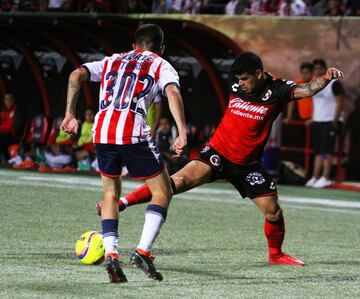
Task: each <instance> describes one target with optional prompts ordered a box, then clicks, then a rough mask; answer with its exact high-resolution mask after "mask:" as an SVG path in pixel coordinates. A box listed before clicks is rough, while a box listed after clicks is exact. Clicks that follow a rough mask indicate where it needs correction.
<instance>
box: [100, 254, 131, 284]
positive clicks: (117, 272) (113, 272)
mask: <svg viewBox="0 0 360 299" xmlns="http://www.w3.org/2000/svg"><path fill="white" fill-rule="evenodd" d="M105 269H106V271H107V272H108V274H109V279H110V282H112V283H123V282H127V279H126V276H125V274H124V272H123V270H122V269H121V265H120V262H119V260H118V259H116V258H113V257H112V256H109V257H108V258H107V259H106V260H105Z"/></svg>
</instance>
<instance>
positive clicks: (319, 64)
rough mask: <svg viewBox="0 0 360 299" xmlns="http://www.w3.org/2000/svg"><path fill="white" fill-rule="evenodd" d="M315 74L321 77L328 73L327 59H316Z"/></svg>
mask: <svg viewBox="0 0 360 299" xmlns="http://www.w3.org/2000/svg"><path fill="white" fill-rule="evenodd" d="M313 64H314V75H315V76H316V77H320V76H322V75H324V74H325V73H326V61H325V60H324V59H322V58H317V59H314V61H313Z"/></svg>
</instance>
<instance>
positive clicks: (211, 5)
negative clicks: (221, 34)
mask: <svg viewBox="0 0 360 299" xmlns="http://www.w3.org/2000/svg"><path fill="white" fill-rule="evenodd" d="M228 2H229V0H204V2H203V3H202V7H201V10H200V13H203V14H224V13H225V6H226V4H227V3H228Z"/></svg>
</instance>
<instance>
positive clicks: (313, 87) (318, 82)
mask: <svg viewBox="0 0 360 299" xmlns="http://www.w3.org/2000/svg"><path fill="white" fill-rule="evenodd" d="M343 77H344V74H343V72H341V71H339V70H338V69H336V68H333V67H331V68H328V70H327V71H326V73H325V75H324V76H321V77H317V78H316V79H314V80H311V81H310V82H308V83H304V84H299V85H296V86H295V88H294V96H293V97H294V99H302V98H307V97H312V96H313V95H314V94H317V93H318V92H319V91H321V90H323V89H324V88H325V87H326V86H327V85H328V84H329V83H330V81H331V80H334V79H338V78H343Z"/></svg>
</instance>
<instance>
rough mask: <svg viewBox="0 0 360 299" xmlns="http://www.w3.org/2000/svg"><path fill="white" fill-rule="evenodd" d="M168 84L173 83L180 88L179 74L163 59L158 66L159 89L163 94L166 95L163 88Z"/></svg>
mask: <svg viewBox="0 0 360 299" xmlns="http://www.w3.org/2000/svg"><path fill="white" fill-rule="evenodd" d="M169 84H175V85H176V86H177V87H178V88H180V84H179V75H178V73H177V71H176V70H175V69H174V68H173V67H172V66H171V64H170V63H168V62H167V61H164V62H163V63H162V66H161V68H160V78H159V86H160V90H161V93H162V94H163V95H164V96H166V94H165V88H166V86H168V85H169Z"/></svg>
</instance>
